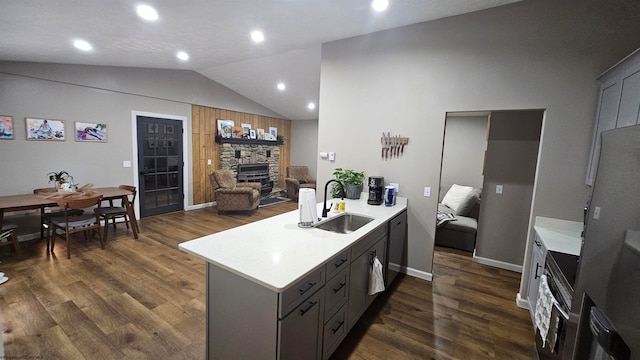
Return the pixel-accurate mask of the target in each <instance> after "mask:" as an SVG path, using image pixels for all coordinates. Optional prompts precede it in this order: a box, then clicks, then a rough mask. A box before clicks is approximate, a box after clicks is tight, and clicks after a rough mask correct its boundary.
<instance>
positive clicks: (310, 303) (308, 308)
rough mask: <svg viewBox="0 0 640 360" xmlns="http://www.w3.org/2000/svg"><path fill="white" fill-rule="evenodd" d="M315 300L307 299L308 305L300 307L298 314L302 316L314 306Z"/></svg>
mask: <svg viewBox="0 0 640 360" xmlns="http://www.w3.org/2000/svg"><path fill="white" fill-rule="evenodd" d="M317 303H318V302H317V301H309V307H307V308H306V309H300V316H304V314H306V313H307V312H308V311H309V310H311V309H312V308H313V307H314V306H316V304H317Z"/></svg>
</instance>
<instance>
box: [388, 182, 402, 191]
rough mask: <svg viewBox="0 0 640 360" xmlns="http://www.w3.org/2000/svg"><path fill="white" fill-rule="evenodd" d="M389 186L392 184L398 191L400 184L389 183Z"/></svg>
mask: <svg viewBox="0 0 640 360" xmlns="http://www.w3.org/2000/svg"><path fill="white" fill-rule="evenodd" d="M389 185H390V186H393V187H394V188H396V192H397V193H398V192H400V184H398V183H389Z"/></svg>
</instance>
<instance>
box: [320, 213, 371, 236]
mask: <svg viewBox="0 0 640 360" xmlns="http://www.w3.org/2000/svg"><path fill="white" fill-rule="evenodd" d="M373 220H374V219H373V218H371V217H368V216H362V215H356V214H349V213H343V214H340V215H336V216H334V217H332V218H330V219H329V220H326V221H323V222H321V223H318V224H316V225H315V227H316V228H318V229H321V230H326V231H332V232H335V233H339V234H348V233H352V232H354V231H356V230H358V229H360V228H361V227H363V226H365V225H366V224H368V223H369V222H371V221H373Z"/></svg>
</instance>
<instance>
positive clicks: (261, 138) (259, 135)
mask: <svg viewBox="0 0 640 360" xmlns="http://www.w3.org/2000/svg"><path fill="white" fill-rule="evenodd" d="M258 140H264V129H258Z"/></svg>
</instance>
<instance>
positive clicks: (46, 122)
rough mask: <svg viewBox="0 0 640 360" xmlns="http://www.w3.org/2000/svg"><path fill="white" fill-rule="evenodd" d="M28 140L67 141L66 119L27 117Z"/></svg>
mask: <svg viewBox="0 0 640 360" xmlns="http://www.w3.org/2000/svg"><path fill="white" fill-rule="evenodd" d="M25 124H26V127H27V140H53V141H65V140H66V139H67V138H66V137H65V132H64V120H54V119H35V118H25Z"/></svg>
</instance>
